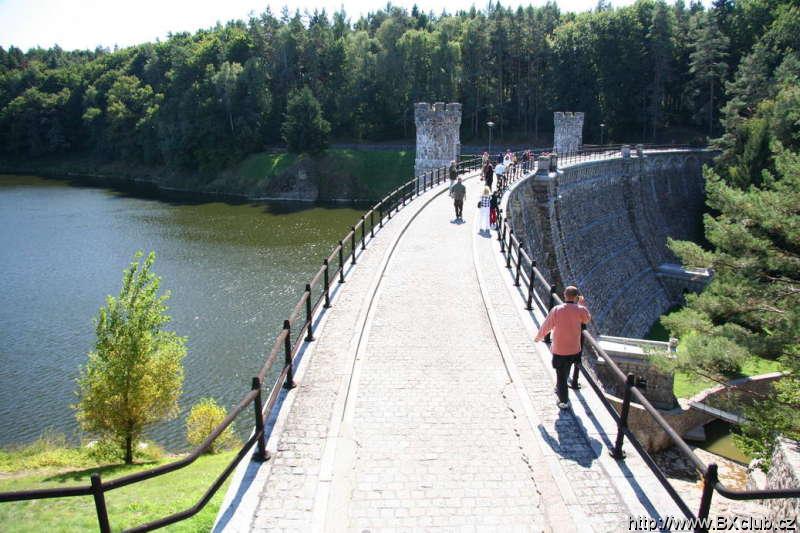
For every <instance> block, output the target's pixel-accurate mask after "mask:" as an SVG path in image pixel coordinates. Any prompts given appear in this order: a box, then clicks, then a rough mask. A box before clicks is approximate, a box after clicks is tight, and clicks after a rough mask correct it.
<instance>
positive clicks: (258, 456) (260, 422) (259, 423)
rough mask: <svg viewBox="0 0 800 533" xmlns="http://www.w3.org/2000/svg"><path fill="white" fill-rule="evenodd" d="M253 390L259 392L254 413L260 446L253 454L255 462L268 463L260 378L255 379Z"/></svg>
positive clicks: (254, 403) (254, 405) (254, 404)
mask: <svg viewBox="0 0 800 533" xmlns="http://www.w3.org/2000/svg"><path fill="white" fill-rule="evenodd" d="M250 388H251V389H252V390H254V391H257V394H256V398H255V401H254V402H253V411H254V412H255V415H256V433H255V434H256V435H259V437H258V446H257V448H256V451H255V453H254V454H253V460H254V461H259V462H262V461H266V460H267V459H269V454H268V453H267V439H266V436H265V435H264V412H263V407H262V405H261V380H260V379H258V377H254V378H253V383H252V385H251V387H250Z"/></svg>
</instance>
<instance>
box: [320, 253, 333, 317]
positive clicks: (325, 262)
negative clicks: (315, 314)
mask: <svg viewBox="0 0 800 533" xmlns="http://www.w3.org/2000/svg"><path fill="white" fill-rule="evenodd" d="M322 264H323V265H324V266H325V270H324V272H325V274H323V278H322V279H323V281H322V282H323V286H324V288H325V306H324V307H325V309H327V308H329V307H330V306H331V294H330V290H331V283H330V279H328V278H329V274H328V260H327V259H323V260H322Z"/></svg>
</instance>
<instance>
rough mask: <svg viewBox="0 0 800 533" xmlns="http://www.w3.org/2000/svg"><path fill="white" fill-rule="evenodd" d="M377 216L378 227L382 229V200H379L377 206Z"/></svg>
mask: <svg viewBox="0 0 800 533" xmlns="http://www.w3.org/2000/svg"><path fill="white" fill-rule="evenodd" d="M378 214H379V215H380V216H379V217H378V227H379V228H382V227H383V200H381V203H379V204H378Z"/></svg>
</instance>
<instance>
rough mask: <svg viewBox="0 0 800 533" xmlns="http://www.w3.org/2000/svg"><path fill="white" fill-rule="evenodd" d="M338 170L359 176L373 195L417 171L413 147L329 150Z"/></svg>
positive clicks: (377, 196) (397, 183)
mask: <svg viewBox="0 0 800 533" xmlns="http://www.w3.org/2000/svg"><path fill="white" fill-rule="evenodd" d="M325 154H326V156H327V157H328V158H329V159H330V160H331V163H332V164H333V165H332V168H335V169H336V171H335V173H337V174H338V173H342V174H349V175H352V176H356V177H357V179H358V181H359V182H360V183H361V185H362V186H363V187H364V188H365V189H366V190H367V191H368V194H369V196H370V197H371V198H373V199H379V198H380V197H382V196H383V195H385V194H386V193H388V192H389V191H391V190H392V189H394V188H395V187H397V186H398V185H401V184H403V183H405V182H407V181H408V180H410V179H411V178H412V177H413V175H414V157H415V153H414V151H413V150H350V149H331V150H328V151H326V153H325Z"/></svg>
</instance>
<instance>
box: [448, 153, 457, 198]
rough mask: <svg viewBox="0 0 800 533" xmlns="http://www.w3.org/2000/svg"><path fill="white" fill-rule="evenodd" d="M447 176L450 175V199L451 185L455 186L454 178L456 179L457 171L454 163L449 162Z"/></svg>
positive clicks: (451, 194) (451, 193)
mask: <svg viewBox="0 0 800 533" xmlns="http://www.w3.org/2000/svg"><path fill="white" fill-rule="evenodd" d="M447 172H448V174H450V187H449V189H450V197H451V198H452V196H453V185H455V184H456V178H457V177H458V169H457V168H456V162H455V161H450V168H448V169H447Z"/></svg>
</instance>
